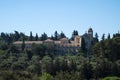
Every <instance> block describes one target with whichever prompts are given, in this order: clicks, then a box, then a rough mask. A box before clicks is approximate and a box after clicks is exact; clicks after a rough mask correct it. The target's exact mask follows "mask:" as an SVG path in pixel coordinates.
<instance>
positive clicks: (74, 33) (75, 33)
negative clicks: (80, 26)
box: [71, 30, 78, 40]
mask: <svg viewBox="0 0 120 80" xmlns="http://www.w3.org/2000/svg"><path fill="white" fill-rule="evenodd" d="M77 35H78V31H77V30H74V31H73V33H72V37H71V40H74V37H75V36H77Z"/></svg>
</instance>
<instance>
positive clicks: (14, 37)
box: [0, 30, 78, 43]
mask: <svg viewBox="0 0 120 80" xmlns="http://www.w3.org/2000/svg"><path fill="white" fill-rule="evenodd" d="M74 35H78V32H77V31H75V30H74V31H73V33H72V38H71V39H73V37H74ZM23 37H24V39H25V40H27V41H28V40H29V41H38V40H46V39H47V38H48V36H47V34H46V33H43V34H41V36H40V37H39V36H38V34H37V33H36V35H35V36H33V34H32V32H30V35H29V36H27V35H25V34H24V33H23V32H18V31H14V33H4V32H1V34H0V41H3V42H7V43H11V42H13V41H19V40H20V41H22V40H23ZM65 37H66V35H65V34H64V33H63V32H61V33H60V34H59V33H58V32H57V31H55V33H54V35H51V37H49V38H51V39H53V40H58V39H61V38H65Z"/></svg>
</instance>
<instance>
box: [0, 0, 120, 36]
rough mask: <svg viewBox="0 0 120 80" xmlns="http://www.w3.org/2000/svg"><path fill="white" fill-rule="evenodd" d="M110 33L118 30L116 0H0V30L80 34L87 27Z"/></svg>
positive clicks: (119, 6)
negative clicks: (75, 32)
mask: <svg viewBox="0 0 120 80" xmlns="http://www.w3.org/2000/svg"><path fill="white" fill-rule="evenodd" d="M90 27H91V28H93V31H94V34H95V33H96V32H97V33H98V35H99V38H101V36H102V34H106V36H107V35H108V33H110V34H111V35H112V34H113V33H117V32H118V31H119V30H120V0H0V32H5V33H11V32H12V33H13V32H14V31H15V30H16V31H19V32H23V33H25V34H27V35H29V33H30V31H32V33H33V35H35V34H36V33H38V35H39V36H40V35H41V34H42V33H44V32H45V33H47V34H48V36H51V35H53V34H54V32H55V31H56V30H57V31H58V33H61V31H62V32H64V33H65V34H66V36H68V37H71V34H72V32H73V30H77V31H78V32H79V35H83V34H84V33H85V32H86V31H87V30H88V29H89V28H90Z"/></svg>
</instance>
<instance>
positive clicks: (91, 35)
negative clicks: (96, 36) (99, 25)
mask: <svg viewBox="0 0 120 80" xmlns="http://www.w3.org/2000/svg"><path fill="white" fill-rule="evenodd" d="M88 35H89V37H90V38H91V39H93V30H92V28H91V27H90V28H89V29H88Z"/></svg>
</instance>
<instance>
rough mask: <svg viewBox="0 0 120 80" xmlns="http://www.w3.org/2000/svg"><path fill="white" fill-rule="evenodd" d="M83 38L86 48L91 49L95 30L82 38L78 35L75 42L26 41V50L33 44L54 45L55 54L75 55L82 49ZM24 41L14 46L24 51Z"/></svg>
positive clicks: (66, 40)
mask: <svg viewBox="0 0 120 80" xmlns="http://www.w3.org/2000/svg"><path fill="white" fill-rule="evenodd" d="M82 38H83V39H84V40H85V47H86V48H87V49H89V48H90V46H91V44H92V41H93V30H92V28H89V29H88V33H85V34H83V35H82V36H79V35H76V36H75V37H74V40H70V39H68V38H62V39H60V40H57V41H55V40H51V39H47V40H44V41H25V49H26V50H31V47H32V44H38V45H39V44H46V45H49V44H52V45H53V46H55V47H54V48H55V53H59V54H62V53H72V54H75V53H77V52H78V51H80V49H81V44H82ZM22 43H23V42H22V41H16V42H14V43H13V44H14V45H15V46H16V47H17V48H18V49H19V50H22V49H21V47H22Z"/></svg>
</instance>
